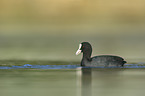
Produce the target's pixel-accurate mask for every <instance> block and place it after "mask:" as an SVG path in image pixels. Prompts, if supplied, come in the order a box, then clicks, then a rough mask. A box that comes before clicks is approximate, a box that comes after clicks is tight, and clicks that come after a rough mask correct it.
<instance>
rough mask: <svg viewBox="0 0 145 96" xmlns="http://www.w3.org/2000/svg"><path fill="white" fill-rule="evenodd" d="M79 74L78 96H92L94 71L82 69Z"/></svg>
mask: <svg viewBox="0 0 145 96" xmlns="http://www.w3.org/2000/svg"><path fill="white" fill-rule="evenodd" d="M78 73H79V77H80V79H79V83H80V84H79V85H80V90H79V91H80V94H79V95H78V96H92V95H91V93H92V88H91V87H92V85H91V84H92V69H91V68H82V69H81V70H80V71H78Z"/></svg>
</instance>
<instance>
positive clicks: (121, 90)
mask: <svg viewBox="0 0 145 96" xmlns="http://www.w3.org/2000/svg"><path fill="white" fill-rule="evenodd" d="M87 70H88V69H87ZM144 80H145V71H144V69H89V71H86V70H82V69H65V70H63V69H60V70H40V69H10V70H0V82H1V83H0V95H1V96H40V95H42V96H88V95H89V96H137V95H138V96H143V95H144V94H145V91H144V89H145V86H144V85H145V82H144ZM84 93H85V94H84Z"/></svg>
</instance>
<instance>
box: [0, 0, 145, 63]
mask: <svg viewBox="0 0 145 96" xmlns="http://www.w3.org/2000/svg"><path fill="white" fill-rule="evenodd" d="M82 41H88V42H90V43H91V44H92V46H93V56H94V55H98V54H114V55H119V56H122V57H124V58H125V59H126V60H127V61H128V62H144V61H145V51H144V49H145V1H144V0H0V60H51V61H80V59H81V55H79V56H75V52H76V50H77V48H78V45H79V43H81V42H82Z"/></svg>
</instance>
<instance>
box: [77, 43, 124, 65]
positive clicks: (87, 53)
mask: <svg viewBox="0 0 145 96" xmlns="http://www.w3.org/2000/svg"><path fill="white" fill-rule="evenodd" d="M81 52H82V53H83V58H82V61H81V66H88V67H97V66H104V67H108V66H117V67H123V65H124V64H125V63H126V61H124V59H123V58H122V57H119V56H113V55H99V56H95V57H92V58H91V54H92V46H91V44H90V43H88V42H82V43H81V44H80V45H79V49H78V50H77V52H76V55H78V54H79V53H81Z"/></svg>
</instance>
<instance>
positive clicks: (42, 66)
mask: <svg viewBox="0 0 145 96" xmlns="http://www.w3.org/2000/svg"><path fill="white" fill-rule="evenodd" d="M76 68H145V64H125V66H124V67H114V66H112V67H103V66H101V67H100V66H98V67H81V66H79V65H31V64H25V65H22V66H0V69H76Z"/></svg>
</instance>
